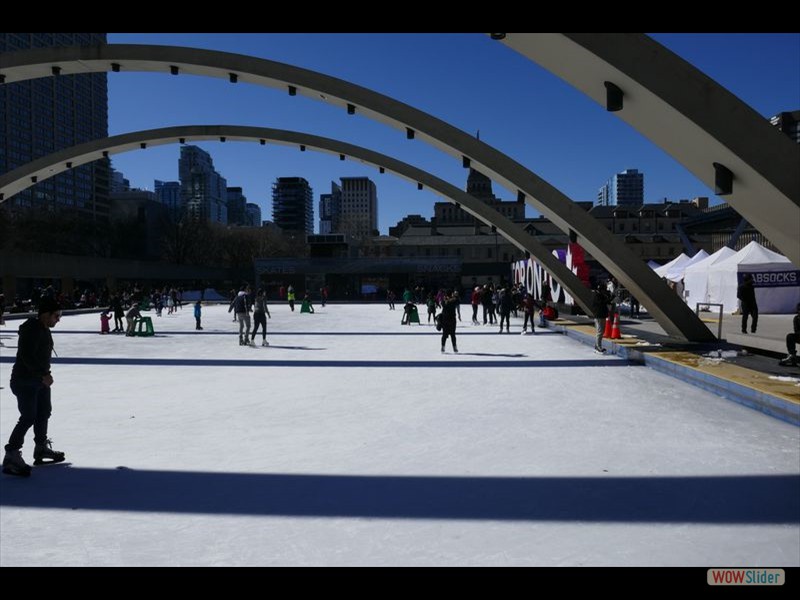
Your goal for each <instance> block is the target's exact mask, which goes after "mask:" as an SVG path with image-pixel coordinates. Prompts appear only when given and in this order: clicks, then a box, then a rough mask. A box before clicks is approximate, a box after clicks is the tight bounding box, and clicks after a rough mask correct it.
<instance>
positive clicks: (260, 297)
mask: <svg viewBox="0 0 800 600" xmlns="http://www.w3.org/2000/svg"><path fill="white" fill-rule="evenodd" d="M267 317H269V318H270V319H271V318H272V315H271V314H269V308H268V307H267V295H266V294H265V293H264V290H263V289H260V290H258V293H257V294H256V303H255V304H254V305H253V340H252V341H253V343H255V341H256V332H257V331H258V326H259V325H261V329H262V330H261V345H262V346H269V342H267Z"/></svg>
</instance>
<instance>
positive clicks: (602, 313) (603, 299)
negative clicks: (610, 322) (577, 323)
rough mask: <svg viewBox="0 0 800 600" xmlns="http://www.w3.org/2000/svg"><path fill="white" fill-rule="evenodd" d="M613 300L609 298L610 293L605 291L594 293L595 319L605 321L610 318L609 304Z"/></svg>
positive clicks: (593, 308) (593, 310)
mask: <svg viewBox="0 0 800 600" xmlns="http://www.w3.org/2000/svg"><path fill="white" fill-rule="evenodd" d="M609 302H611V299H610V298H609V297H608V292H606V291H605V290H604V289H599V290H594V291H593V292H592V312H594V318H595V319H605V318H607V317H608V304H609Z"/></svg>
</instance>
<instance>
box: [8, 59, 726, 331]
mask: <svg viewBox="0 0 800 600" xmlns="http://www.w3.org/2000/svg"><path fill="white" fill-rule="evenodd" d="M118 70H121V71H152V72H162V73H168V72H173V73H175V72H177V73H189V74H193V75H203V76H208V77H218V78H225V79H230V80H231V81H238V82H246V83H252V84H256V85H262V86H267V87H277V88H282V89H287V90H288V91H289V93H290V94H297V93H300V94H303V95H306V96H308V97H311V98H314V99H317V100H323V101H325V102H329V103H331V104H334V105H338V106H340V107H342V108H343V109H345V108H346V109H347V111H348V113H351V112H352V113H356V112H357V113H358V114H361V115H364V116H367V117H369V118H371V119H374V120H376V121H379V122H381V123H385V124H388V125H390V126H392V127H395V128H398V129H400V130H403V131H405V132H406V134H407V136H408V137H419V138H420V139H422V140H424V141H426V142H427V143H429V144H431V145H433V146H434V147H436V148H438V149H440V150H442V151H444V152H446V153H448V154H450V155H451V156H454V157H456V158H458V159H459V160H469V161H470V164H471V165H472V166H473V167H474V168H476V169H477V170H479V171H481V172H482V173H484V174H485V175H486V176H488V177H490V178H492V179H494V180H495V181H497V182H498V183H500V184H501V185H503V186H505V187H507V188H508V189H510V190H517V191H518V193H521V194H524V197H525V202H526V203H528V204H530V205H531V206H533V207H534V208H536V209H537V210H538V211H539V212H541V213H542V214H544V215H545V216H546V217H548V218H549V219H550V220H551V221H552V222H553V223H555V224H556V226H557V227H559V228H560V229H561V230H562V231H564V232H568V231H570V229H571V230H574V231H575V232H576V233H577V235H578V236H579V238H580V242H581V245H582V246H583V247H584V248H585V249H586V250H588V251H589V253H591V255H592V256H593V257H594V258H595V259H597V260H598V261H599V262H600V263H601V264H602V265H603V266H604V267H605V268H606V269H607V270H608V271H609V272H610V273H611V274H612V275H614V276H615V277H616V278H617V280H618V281H620V283H622V284H623V285H624V286H625V287H626V288H628V289H629V290H630V291H631V293H633V294H634V295H635V296H636V297H637V298H638V299H639V300H640V301H641V303H642V304H643V305H645V306H646V307H647V309H648V311H649V312H650V314H651V315H653V317H654V318H655V319H656V320H657V321H658V323H659V325H661V327H662V328H663V329H664V330H665V331H666V332H667V334H668V335H671V336H675V337H680V338H685V339H689V340H693V341H712V340H713V339H714V337H713V335H712V334H711V332H710V331H709V329H708V328H707V327H706V326H705V325H704V324H703V323H702V321H700V319H699V318H698V317H697V315H695V314H694V312H692V310H691V309H690V308H689V307H688V306H687V305H686V304H685V303H684V302H683V300H682V299H680V298H679V297H678V296H677V295H676V294H675V293H673V292H672V291H671V290H670V289H669V288H668V287H667V285H666V283H664V282H663V281H661V279H660V278H659V277H658V276H657V275H656V274H655V273H654V272H653V270H652V269H650V267H648V266H647V265H646V264H645V263H644V261H642V260H641V259H640V258H639V257H637V256H636V255H635V254H634V253H633V252H632V251H631V250H630V249H629V248H627V247H626V246H625V245H624V244H623V243H621V242H620V241H618V240H617V239H615V238H614V236H613V234H612V233H611V232H609V231H608V230H607V229H606V228H605V227H604V226H603V225H602V224H601V223H599V222H598V221H597V220H596V219H594V218H593V217H591V216H590V215H589V214H587V213H586V212H585V211H584V210H583V209H581V208H580V207H579V206H577V205H576V204H575V203H574V202H572V200H571V199H570V198H569V197H567V196H566V195H565V194H563V193H562V192H561V191H559V190H558V189H556V188H555V187H553V186H552V185H550V184H549V183H548V182H546V181H545V180H544V179H542V178H540V177H539V176H537V175H536V174H535V173H533V172H531V171H530V170H528V169H526V168H525V167H524V166H523V165H521V164H519V163H517V162H516V161H514V160H513V159H511V158H510V157H508V156H506V155H505V154H503V153H501V152H499V151H498V150H495V149H494V148H492V147H491V146H489V145H487V144H485V143H483V142H481V141H480V140H477V139H475V138H474V137H473V136H471V135H469V134H468V133H466V132H464V131H461V130H460V129H457V128H455V127H453V126H452V125H449V124H448V123H446V122H444V121H442V120H440V119H437V118H436V117H433V116H431V115H429V114H427V113H424V112H422V111H420V110H417V109H415V108H413V107H411V106H408V105H407V104H404V103H402V102H398V101H397V100H394V99H392V98H390V97H388V96H384V95H383V94H379V93H377V92H374V91H372V90H369V89H367V88H364V87H361V86H358V85H355V84H352V83H349V82H347V81H344V80H341V79H337V78H335V77H330V76H328V75H324V74H322V73H317V72H315V71H310V70H307V69H301V68H299V67H294V66H291V65H287V64H284V63H278V62H274V61H270V60H266V59H261V58H256V57H252V56H245V55H241V54H231V53H227V52H219V51H215V50H203V49H197V48H181V47H174V46H147V45H129V44H108V45H101V46H81V47H59V48H37V49H33V50H23V51H19V52H6V53H3V54H2V55H0V76H2V77H0V79H3V80H4V82H5V83H13V82H15V81H23V80H26V79H34V78H38V77H50V76H53V75H55V74H56V73H59V74H62V75H70V74H78V73H94V72H105V71H118ZM490 222H491V223H494V220H492V221H490Z"/></svg>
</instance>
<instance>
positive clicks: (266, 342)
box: [261, 340, 269, 346]
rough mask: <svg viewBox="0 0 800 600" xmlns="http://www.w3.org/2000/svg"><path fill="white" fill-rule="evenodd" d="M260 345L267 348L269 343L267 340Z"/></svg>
mask: <svg viewBox="0 0 800 600" xmlns="http://www.w3.org/2000/svg"><path fill="white" fill-rule="evenodd" d="M261 345H262V346H269V342H268V341H267V340H264V341H263V342H261Z"/></svg>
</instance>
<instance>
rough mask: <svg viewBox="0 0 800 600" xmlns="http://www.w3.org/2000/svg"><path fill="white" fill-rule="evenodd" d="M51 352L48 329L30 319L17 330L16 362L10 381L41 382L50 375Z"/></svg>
mask: <svg viewBox="0 0 800 600" xmlns="http://www.w3.org/2000/svg"><path fill="white" fill-rule="evenodd" d="M52 352H53V336H52V335H51V334H50V329H49V328H48V327H46V326H45V325H42V323H41V322H40V321H39V319H38V318H37V317H30V318H29V319H28V320H27V321H25V322H24V323H23V324H22V325H21V326H20V328H19V345H18V346H17V361H16V362H15V363H14V367H13V369H12V370H11V379H12V381H13V380H17V379H36V380H37V381H39V380H41V379H42V377H44V376H45V375H49V374H50V354H51V353H52Z"/></svg>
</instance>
